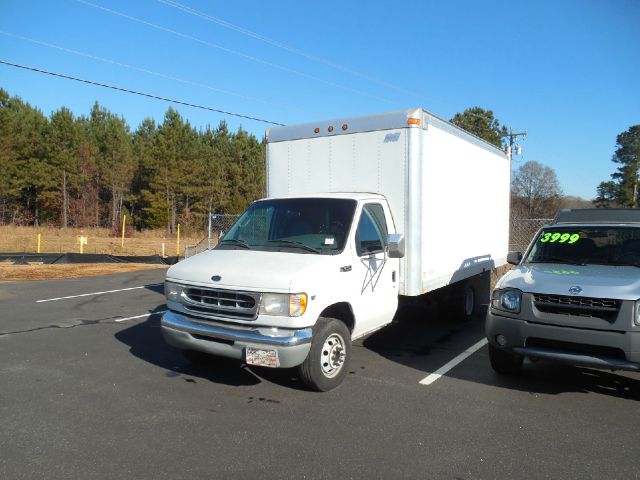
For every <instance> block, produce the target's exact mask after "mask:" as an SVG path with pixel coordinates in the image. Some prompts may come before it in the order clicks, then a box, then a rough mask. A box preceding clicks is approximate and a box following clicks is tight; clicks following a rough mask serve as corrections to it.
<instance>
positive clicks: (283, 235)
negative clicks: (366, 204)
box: [217, 198, 356, 254]
mask: <svg viewBox="0 0 640 480" xmlns="http://www.w3.org/2000/svg"><path fill="white" fill-rule="evenodd" d="M355 209H356V201H355V200H349V199H338V198H286V199H274V200H261V201H258V202H255V203H254V204H252V205H251V206H250V207H249V208H248V209H247V211H246V212H244V213H243V214H242V215H241V216H240V218H239V219H238V220H237V221H236V223H235V224H234V225H233V227H231V229H230V230H229V232H228V233H227V234H226V235H225V236H224V237H223V238H222V239H221V240H220V242H219V243H218V247H217V248H239V249H242V248H245V249H246V248H255V249H259V250H264V249H277V250H288V251H296V252H300V253H326V254H335V253H339V252H340V251H342V249H343V248H344V245H345V242H346V240H347V238H346V237H347V234H348V233H349V228H350V227H351V221H352V219H353V215H354V212H355Z"/></svg>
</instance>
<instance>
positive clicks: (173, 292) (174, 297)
mask: <svg viewBox="0 0 640 480" xmlns="http://www.w3.org/2000/svg"><path fill="white" fill-rule="evenodd" d="M182 290H184V287H183V286H182V285H178V284H177V283H173V282H164V296H165V297H166V298H167V300H168V301H171V302H179V301H180V297H181V296H182Z"/></svg>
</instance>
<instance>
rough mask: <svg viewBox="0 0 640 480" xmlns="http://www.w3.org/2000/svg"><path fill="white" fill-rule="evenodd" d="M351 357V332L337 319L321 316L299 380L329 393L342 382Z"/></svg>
mask: <svg viewBox="0 0 640 480" xmlns="http://www.w3.org/2000/svg"><path fill="white" fill-rule="evenodd" d="M350 360H351V332H349V329H348V328H347V326H346V325H345V324H344V323H343V322H341V321H340V320H336V319H335V318H324V317H320V318H318V321H317V322H316V324H315V326H314V327H313V340H312V341H311V349H310V350H309V355H307V358H306V359H305V361H304V362H303V363H302V364H301V365H300V366H299V367H298V374H299V375H300V380H302V383H304V384H305V385H306V386H307V387H308V388H310V389H311V390H316V391H318V392H327V391H329V390H332V389H334V388H336V387H337V386H338V385H340V384H341V383H342V380H343V379H344V376H345V375H346V373H347V368H348V365H349V361H350Z"/></svg>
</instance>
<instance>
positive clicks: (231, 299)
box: [184, 287, 260, 320]
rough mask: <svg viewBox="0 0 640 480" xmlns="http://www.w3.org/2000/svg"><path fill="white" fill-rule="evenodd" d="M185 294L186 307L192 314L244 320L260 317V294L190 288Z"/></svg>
mask: <svg viewBox="0 0 640 480" xmlns="http://www.w3.org/2000/svg"><path fill="white" fill-rule="evenodd" d="M184 294H185V296H186V299H185V302H184V306H185V308H186V309H187V310H190V311H192V312H197V313H200V314H205V315H216V316H220V317H227V318H241V319H244V320H254V319H255V318H256V317H257V316H258V306H259V305H260V294H259V293H250V292H236V291H233V290H219V289H214V288H195V287H189V288H186V289H185V290H184Z"/></svg>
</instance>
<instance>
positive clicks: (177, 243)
mask: <svg viewBox="0 0 640 480" xmlns="http://www.w3.org/2000/svg"><path fill="white" fill-rule="evenodd" d="M176 255H177V256H178V257H180V224H178V237H177V239H176Z"/></svg>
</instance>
